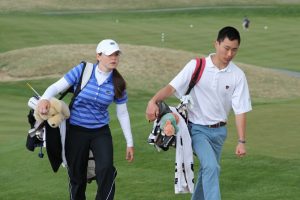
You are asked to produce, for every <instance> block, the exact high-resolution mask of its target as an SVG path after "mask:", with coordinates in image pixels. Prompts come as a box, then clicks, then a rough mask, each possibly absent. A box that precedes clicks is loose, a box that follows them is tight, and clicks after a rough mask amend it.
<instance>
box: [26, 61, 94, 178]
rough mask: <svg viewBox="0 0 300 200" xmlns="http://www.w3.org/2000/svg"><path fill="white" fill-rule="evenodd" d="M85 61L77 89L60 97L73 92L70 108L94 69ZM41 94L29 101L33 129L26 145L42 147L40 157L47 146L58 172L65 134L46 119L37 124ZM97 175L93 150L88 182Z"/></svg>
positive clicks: (53, 167)
mask: <svg viewBox="0 0 300 200" xmlns="http://www.w3.org/2000/svg"><path fill="white" fill-rule="evenodd" d="M82 63H83V72H82V74H81V76H80V80H79V84H78V86H77V87H76V90H75V91H74V90H73V86H71V87H70V88H69V89H68V90H67V91H65V92H64V93H63V94H61V96H60V97H59V99H63V98H64V97H65V96H66V95H67V94H68V93H73V96H72V99H71V102H70V104H69V108H70V109H71V108H72V106H73V103H74V100H75V97H76V96H77V95H78V94H79V92H80V91H81V90H82V89H83V88H84V86H85V85H86V84H87V82H88V80H89V79H90V76H91V74H92V71H93V64H92V63H86V62H84V61H82ZM39 98H40V97H39V95H35V96H33V97H31V98H30V99H29V101H28V106H29V107H30V110H29V114H28V116H27V117H28V123H29V124H30V127H31V129H30V130H29V132H28V136H27V141H26V147H27V149H28V150H30V151H34V149H35V148H36V147H40V149H41V150H40V153H39V157H40V158H42V157H43V153H42V147H44V146H46V150H47V155H48V159H49V161H50V164H51V167H52V169H53V171H54V172H57V171H58V169H59V167H60V165H61V164H62V163H63V161H64V148H63V145H62V143H64V138H63V139H62V137H63V135H62V134H61V131H60V128H52V127H50V126H49V125H48V123H47V122H46V121H44V122H42V123H41V124H36V120H35V118H34V116H33V113H34V109H35V107H36V106H37V103H38V99H39ZM66 131H68V120H66ZM95 177H96V174H95V160H94V157H93V154H92V152H91V151H90V155H89V162H88V170H87V182H88V183H90V182H91V181H92V180H94V179H95Z"/></svg>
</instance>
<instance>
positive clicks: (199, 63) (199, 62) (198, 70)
mask: <svg viewBox="0 0 300 200" xmlns="http://www.w3.org/2000/svg"><path fill="white" fill-rule="evenodd" d="M204 68H205V58H196V67H195V70H194V73H193V75H192V78H191V81H190V83H189V88H188V90H187V91H186V93H185V95H187V94H189V93H190V91H191V90H192V88H193V87H194V86H195V85H196V84H197V83H198V81H199V80H200V78H201V76H202V74H203V71H204Z"/></svg>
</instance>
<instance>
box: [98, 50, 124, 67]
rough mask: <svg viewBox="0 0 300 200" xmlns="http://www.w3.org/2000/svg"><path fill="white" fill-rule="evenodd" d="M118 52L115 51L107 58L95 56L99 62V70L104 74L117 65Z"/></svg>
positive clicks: (100, 55) (99, 55) (103, 55)
mask: <svg viewBox="0 0 300 200" xmlns="http://www.w3.org/2000/svg"><path fill="white" fill-rule="evenodd" d="M119 57H120V51H116V52H114V53H112V54H111V55H109V56H107V55H105V54H103V53H101V54H97V55H96V58H97V60H98V61H99V68H100V69H101V70H102V71H104V72H109V71H112V70H113V69H115V68H117V66H118V64H119Z"/></svg>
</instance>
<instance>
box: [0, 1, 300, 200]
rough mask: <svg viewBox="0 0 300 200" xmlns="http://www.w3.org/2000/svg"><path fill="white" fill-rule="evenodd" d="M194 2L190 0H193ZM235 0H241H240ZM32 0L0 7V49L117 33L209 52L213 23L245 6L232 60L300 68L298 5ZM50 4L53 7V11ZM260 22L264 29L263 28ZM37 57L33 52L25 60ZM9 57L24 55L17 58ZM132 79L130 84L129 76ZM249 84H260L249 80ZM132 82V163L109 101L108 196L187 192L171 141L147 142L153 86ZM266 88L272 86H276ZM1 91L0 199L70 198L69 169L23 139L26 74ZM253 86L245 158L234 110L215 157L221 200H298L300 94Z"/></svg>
mask: <svg viewBox="0 0 300 200" xmlns="http://www.w3.org/2000/svg"><path fill="white" fill-rule="evenodd" d="M3 2H4V3H5V2H6V1H2V3H3ZM39 2H40V3H45V2H47V1H44V0H43V1H39ZM53 2H54V1H53ZM60 2H63V3H65V2H66V1H60ZM74 2H75V3H74V7H73V8H72V9H78V5H81V4H80V2H79V1H74ZM78 2H79V3H78ZM90 2H92V1H90ZM97 2H98V1H97ZM147 2H151V1H147ZM195 2H196V3H197V1H193V3H195ZM203 2H206V5H210V4H209V3H208V2H212V3H217V4H218V5H220V2H221V1H203ZM224 2H225V1H224ZM232 2H233V1H232ZM238 2H240V4H243V3H242V1H238ZM253 2H254V1H253ZM255 2H256V4H255V3H254V4H251V5H258V4H259V5H262V4H263V3H259V2H258V1H255ZM273 2H275V1H271V0H267V1H264V3H265V4H268V5H270V4H271V5H272V3H273ZM276 2H277V3H278V2H279V1H276ZM9 3H11V2H10V1H9ZM48 3H49V2H48ZM177 3H178V1H176V5H175V4H174V7H176V6H180V5H179V4H180V3H179V4H177ZM221 3H222V2H221ZM0 5H1V4H0ZM7 5H9V4H7ZM20 5H21V4H20ZM54 5H55V6H56V4H54ZM58 5H59V4H58ZM165 5H168V4H165ZM193 5H196V4H193ZM11 6H13V4H12V5H11ZM52 6H53V4H52ZM76 6H77V7H76ZM110 6H111V5H110ZM131 6H132V4H131ZM144 6H145V7H148V8H149V7H151V8H157V7H159V6H160V4H157V2H156V1H155V2H154V4H153V5H150V3H148V4H145V5H144ZM181 6H182V4H181ZM3 8H5V7H3ZM33 8H34V9H33V10H34V12H31V10H32V8H30V9H29V11H30V12H19V11H18V10H19V9H16V10H17V11H14V12H7V11H6V12H1V14H0V15H1V16H0V26H1V31H0V43H1V45H0V52H1V53H0V54H5V53H7V52H9V51H13V50H19V49H22V48H28V47H39V46H42V45H52V44H95V45H96V43H97V42H98V41H99V40H101V39H102V38H107V37H110V38H114V39H116V40H118V41H120V42H121V43H128V44H135V45H148V46H156V47H164V48H170V49H177V50H187V51H191V52H195V53H199V54H200V53H202V54H207V53H209V52H211V51H212V50H213V48H212V42H213V40H214V39H215V36H216V30H218V29H219V28H220V27H222V26H224V25H234V26H236V27H238V28H239V29H240V30H241V20H242V18H243V16H244V15H247V16H248V17H249V18H250V20H251V27H250V31H248V32H244V31H242V30H241V35H242V46H241V50H240V52H239V55H238V56H237V61H240V62H243V63H247V64H253V65H257V66H263V67H270V68H280V69H288V70H294V71H300V62H299V59H298V48H299V47H298V46H299V45H298V44H299V43H300V41H299V37H298V33H299V31H300V30H299V29H300V28H299V26H297V24H298V23H299V18H300V16H299V13H300V12H299V11H300V8H299V4H295V5H294V6H288V5H284V6H278V5H276V6H268V7H257V6H254V7H252V8H247V9H243V8H240V7H236V8H232V7H231V8H224V9H220V8H216V7H215V8H208V7H207V8H206V9H198V10H189V11H178V10H177V11H170V12H167V11H164V12H133V11H126V10H125V11H118V12H117V11H113V12H100V11H99V10H98V8H95V9H96V10H95V11H96V12H94V13H91V14H71V13H70V12H69V13H58V12H57V11H58V10H59V9H57V8H55V7H51V6H50V7H45V8H48V9H43V11H41V10H39V9H36V7H33ZM136 8H143V6H141V4H137V5H136ZM72 9H70V10H72ZM120 9H122V7H120ZM126 9H127V8H126ZM21 10H22V9H21ZM65 10H66V9H65ZM2 11H3V10H2ZM27 11H28V10H27ZM46 11H47V12H48V13H47V14H46ZM50 11H55V12H52V13H50ZM59 11H62V10H59ZM77 12H78V10H77ZM116 20H118V23H116ZM190 24H193V25H194V26H193V28H190ZM266 25H267V26H268V30H264V29H263V27H264V26H266ZM162 32H164V33H165V35H166V38H165V42H164V43H162V42H161V33H162ZM38 56H39V55H32V60H34V59H36V58H37V57H38ZM141 56H143V52H141ZM179 56H180V55H179ZM14 59H22V58H20V57H15V58H14ZM153 59H155V58H153ZM47 62H49V61H46V60H45V64H47ZM74 62H75V63H76V62H77V61H74ZM6 64H7V63H4V62H3V61H1V60H0V75H1V70H2V69H4V68H5V67H7V66H6ZM20 65H22V64H20ZM259 75H261V74H259ZM267 75H268V74H267ZM267 75H266V76H267ZM261 79H262V80H261V81H262V82H263V81H264V80H266V81H267V80H269V79H267V77H262V78H261ZM53 81H54V79H44V80H35V81H33V80H30V83H31V84H32V85H33V86H34V88H35V89H36V90H37V91H39V92H40V93H42V91H44V90H45V88H46V87H47V86H48V85H49V84H50V83H52V82H53ZM130 81H131V82H130V83H134V81H135V79H134V78H133V79H132V80H130ZM273 81H275V82H276V83H277V84H278V82H280V81H281V82H282V85H284V84H285V82H284V80H277V79H275V80H273ZM275 82H274V84H275ZM279 85H280V84H279ZM252 86H253V87H257V85H255V83H254V84H253V85H252ZM285 87H286V86H285ZM129 88H130V89H131V90H130V91H129V102H128V109H129V112H130V116H131V122H132V123H131V125H132V130H133V136H134V141H135V150H136V151H135V161H134V163H132V164H128V163H127V161H126V160H125V141H124V138H123V134H122V132H121V128H120V126H119V124H118V121H117V119H116V117H115V115H114V112H115V108H114V106H112V107H111V110H110V112H111V113H112V121H111V128H112V133H113V139H114V150H115V165H116V167H117V168H118V176H117V192H116V198H115V199H116V200H152V199H157V200H171V199H172V200H173V199H175V200H176V199H178V200H179V199H181V200H182V199H185V200H188V199H190V195H189V194H186V195H175V194H174V190H173V177H174V170H173V169H174V158H175V155H174V149H171V150H170V151H168V152H161V153H158V152H156V150H155V149H154V148H153V147H152V146H150V145H148V144H147V142H146V139H147V137H148V135H149V131H150V130H151V124H149V123H148V122H147V121H146V119H145V115H144V113H145V108H146V104H147V101H148V100H149V98H150V97H151V96H152V95H153V91H152V90H150V89H149V88H145V89H144V90H141V89H140V87H139V89H135V87H133V86H132V85H131V86H130V87H129ZM157 89H158V88H157ZM273 90H274V92H276V91H275V90H276V88H275V89H274V88H273ZM0 91H1V93H0V104H1V105H2V106H1V109H0V115H1V117H0V163H1V165H0V199H1V200H2V199H3V200H15V199H18V200H28V199H32V200H37V199H45V200H48V199H49V200H52V199H68V184H67V175H66V170H65V169H63V168H61V169H60V170H59V171H58V173H53V172H52V171H51V167H50V165H49V161H48V160H47V156H45V158H44V159H40V158H38V155H37V154H38V150H35V152H30V151H28V150H27V149H26V147H25V142H26V137H27V131H28V129H29V124H28V123H27V118H26V116H27V113H28V108H27V101H28V99H29V97H31V95H32V92H31V91H30V90H29V89H28V87H27V86H26V81H19V82H0ZM278 91H279V89H278ZM280 91H281V90H280ZM255 95H256V100H255V101H254V102H253V111H252V112H250V113H249V114H248V115H247V116H248V127H247V150H248V155H247V157H245V158H243V159H238V158H236V157H235V155H234V150H235V145H236V139H237V136H236V130H235V127H234V118H233V115H231V116H230V120H229V125H228V139H227V141H226V143H225V146H224V151H223V156H222V161H221V162H222V172H221V179H220V181H221V191H222V199H223V200H237V199H243V200H253V199H254V200H287V199H288V200H297V199H299V196H300V192H299V189H298V188H299V184H300V158H299V155H300V149H299V144H300V135H299V128H298V124H299V115H300V99H299V97H294V96H288V95H287V96H286V98H284V99H282V98H281V99H268V100H266V98H261V99H260V98H259V92H258V93H256V94H255ZM67 99H68V98H67ZM176 102H177V101H176V100H174V99H171V100H170V101H169V103H170V104H176ZM44 153H46V152H44ZM195 162H196V169H198V163H197V160H196V159H195ZM195 175H197V173H196V174H195ZM95 190H96V185H95V183H92V184H90V185H88V188H87V197H88V199H93V198H94V196H95Z"/></svg>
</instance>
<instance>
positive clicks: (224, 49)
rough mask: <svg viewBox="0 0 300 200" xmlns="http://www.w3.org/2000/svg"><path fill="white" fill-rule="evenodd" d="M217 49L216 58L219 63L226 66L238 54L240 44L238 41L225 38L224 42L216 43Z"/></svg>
mask: <svg viewBox="0 0 300 200" xmlns="http://www.w3.org/2000/svg"><path fill="white" fill-rule="evenodd" d="M215 48H216V56H217V57H218V59H219V61H220V62H221V63H222V64H224V65H225V66H227V65H228V63H229V62H230V61H231V60H232V59H233V58H234V56H235V55H236V54H237V51H238V49H239V42H238V40H233V41H231V40H229V39H228V38H225V39H224V41H222V42H218V41H216V42H215Z"/></svg>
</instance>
